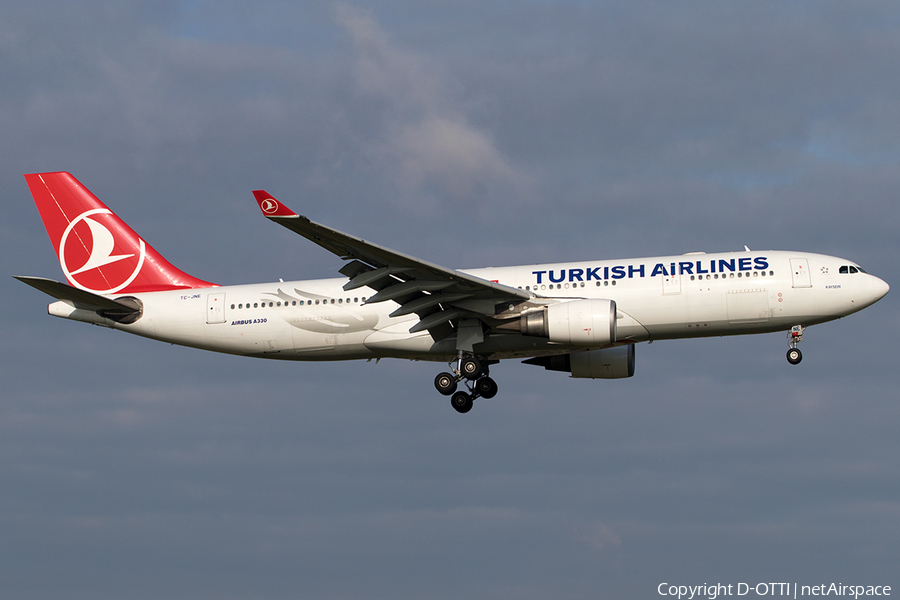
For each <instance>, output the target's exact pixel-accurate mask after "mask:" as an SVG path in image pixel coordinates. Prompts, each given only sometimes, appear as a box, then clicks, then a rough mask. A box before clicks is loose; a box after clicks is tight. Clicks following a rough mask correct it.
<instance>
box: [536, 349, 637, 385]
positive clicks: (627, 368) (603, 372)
mask: <svg viewBox="0 0 900 600" xmlns="http://www.w3.org/2000/svg"><path fill="white" fill-rule="evenodd" d="M525 364H528V365H538V366H541V367H544V368H545V369H547V370H548V371H564V372H566V373H571V374H572V377H579V378H583V379H622V378H625V377H631V376H633V375H634V344H624V345H622V346H613V347H612V348H601V349H600V350H587V351H585V352H572V353H571V354H557V355H556V356H540V357H538V358H530V359H528V360H526V361H525Z"/></svg>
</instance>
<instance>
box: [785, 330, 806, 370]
mask: <svg viewBox="0 0 900 600" xmlns="http://www.w3.org/2000/svg"><path fill="white" fill-rule="evenodd" d="M805 329H806V327H804V326H803V325H794V326H793V327H791V330H790V331H789V332H788V339H789V340H790V342H791V347H790V348H789V349H788V351H787V360H788V362H789V363H791V364H792V365H796V364H799V363H800V361H801V360H803V353H802V352H800V348H798V347H797V344H799V343H800V342H802V341H803V331H804V330H805Z"/></svg>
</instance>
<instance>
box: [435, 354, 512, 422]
mask: <svg viewBox="0 0 900 600" xmlns="http://www.w3.org/2000/svg"><path fill="white" fill-rule="evenodd" d="M454 362H455V363H456V368H453V365H454V363H450V366H451V368H452V372H445V373H438V375H437V377H435V378H434V387H435V389H437V391H438V392H440V393H441V394H443V395H444V396H450V405H451V406H452V407H453V408H454V409H456V411H457V412H460V413H467V412H469V411H470V410H472V404H473V403H474V401H475V400H476V399H477V398H493V397H494V396H496V395H497V382H495V381H494V380H493V379H491V378H490V377H489V376H488V367H489V365H490V364H491V362H496V361H481V360H479V359H478V358H477V357H476V356H474V355H470V354H463V353H462V352H460V355H459V358H457V360H456V361H454ZM459 382H463V383H464V384H465V386H466V388H468V390H469V391H468V392H465V391H457V387H458V386H459Z"/></svg>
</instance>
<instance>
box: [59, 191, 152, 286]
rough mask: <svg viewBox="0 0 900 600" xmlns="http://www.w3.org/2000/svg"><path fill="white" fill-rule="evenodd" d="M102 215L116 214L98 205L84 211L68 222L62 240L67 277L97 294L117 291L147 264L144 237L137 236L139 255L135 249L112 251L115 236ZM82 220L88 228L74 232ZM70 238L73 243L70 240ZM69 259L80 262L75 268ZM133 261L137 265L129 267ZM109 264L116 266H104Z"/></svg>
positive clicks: (60, 252) (60, 262) (61, 256)
mask: <svg viewBox="0 0 900 600" xmlns="http://www.w3.org/2000/svg"><path fill="white" fill-rule="evenodd" d="M102 215H111V216H112V217H113V218H115V216H114V215H113V213H112V211H111V210H109V209H108V208H95V209H92V210H88V211H85V212H83V213H81V214H80V215H78V216H77V217H75V218H74V219H73V220H72V221H71V222H70V223H69V225H68V227H66V229H65V231H64V232H63V234H62V239H61V240H60V242H59V264H60V266H61V267H62V270H63V273H65V276H66V279H68V280H69V282H70V283H71V284H72V285H74V286H75V287H77V288H79V289H82V290H86V291H89V292H94V293H97V294H114V293H116V292H118V291H119V290H121V289H123V288H125V287H127V286H128V285H129V284H130V283H131V282H132V281H134V279H135V278H136V277H137V276H138V273H140V271H141V267H143V266H144V259H145V258H146V247H145V245H144V240H142V239H140V238H138V242H139V249H138V252H137V257H135V254H134V253H131V254H113V252H114V251H115V245H116V239H115V237H114V236H113V233H112V232H111V231H110V230H109V228H108V227H107V226H106V225H104V224H103V223H102V222H101V221H104V220H106V219H105V218H104V217H102ZM92 217H93V218H92ZM82 221H83V222H84V223H85V225H87V230H84V228H79V232H77V233H76V234H75V235H72V234H73V231H74V230H75V228H76V226H78V224H79V223H81V222H82ZM88 232H89V233H90V236H89V237H90V240H91V241H90V248H88V244H87V242H86V239H87V238H88V236H87V235H85V234H87V233H88ZM70 241H72V242H73V243H72V244H69V242H70ZM70 263H74V264H78V265H80V266H78V267H75V268H74V269H73V268H71V267H70V266H69V264H70ZM132 264H133V265H134V268H133V270H129V268H130V266H131V265H132ZM109 265H116V266H115V267H113V268H109V269H103V267H107V266H109Z"/></svg>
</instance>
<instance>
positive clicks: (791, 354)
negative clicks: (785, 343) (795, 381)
mask: <svg viewBox="0 0 900 600" xmlns="http://www.w3.org/2000/svg"><path fill="white" fill-rule="evenodd" d="M787 360H788V362H789V363H791V364H792V365H797V364H800V361H801V360H803V354H802V353H801V352H800V349H799V348H790V349H789V350H788V351H787Z"/></svg>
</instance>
